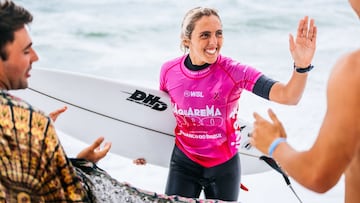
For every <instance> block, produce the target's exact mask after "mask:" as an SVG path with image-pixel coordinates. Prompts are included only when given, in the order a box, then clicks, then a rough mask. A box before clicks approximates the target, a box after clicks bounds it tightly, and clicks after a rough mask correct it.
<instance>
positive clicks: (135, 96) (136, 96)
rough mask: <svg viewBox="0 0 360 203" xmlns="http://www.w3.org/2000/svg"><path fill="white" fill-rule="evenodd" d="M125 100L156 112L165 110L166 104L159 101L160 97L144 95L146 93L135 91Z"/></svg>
mask: <svg viewBox="0 0 360 203" xmlns="http://www.w3.org/2000/svg"><path fill="white" fill-rule="evenodd" d="M126 100H129V101H133V102H136V103H138V104H143V105H145V106H148V107H150V108H152V109H154V110H157V111H164V110H165V109H167V104H166V103H165V102H162V101H160V97H158V96H155V95H152V94H146V92H143V91H140V90H135V92H134V93H132V94H131V96H130V97H128V98H127V99H126Z"/></svg>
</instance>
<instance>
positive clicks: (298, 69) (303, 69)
mask: <svg viewBox="0 0 360 203" xmlns="http://www.w3.org/2000/svg"><path fill="white" fill-rule="evenodd" d="M313 68H314V66H313V65H311V64H310V65H309V66H308V67H306V68H299V67H296V66H295V63H294V69H295V71H296V72H298V73H307V72H309V71H311V70H312V69H313Z"/></svg>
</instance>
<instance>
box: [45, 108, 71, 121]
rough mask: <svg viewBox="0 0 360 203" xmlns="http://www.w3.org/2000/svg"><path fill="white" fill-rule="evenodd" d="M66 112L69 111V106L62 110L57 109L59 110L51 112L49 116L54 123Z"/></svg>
mask: <svg viewBox="0 0 360 203" xmlns="http://www.w3.org/2000/svg"><path fill="white" fill-rule="evenodd" d="M66 110H67V106H64V107H62V108H60V109H57V110H55V111H53V112H51V113H50V114H49V117H50V118H51V120H52V121H53V122H55V121H56V119H57V117H58V116H59V115H60V114H62V113H64V112H65V111H66Z"/></svg>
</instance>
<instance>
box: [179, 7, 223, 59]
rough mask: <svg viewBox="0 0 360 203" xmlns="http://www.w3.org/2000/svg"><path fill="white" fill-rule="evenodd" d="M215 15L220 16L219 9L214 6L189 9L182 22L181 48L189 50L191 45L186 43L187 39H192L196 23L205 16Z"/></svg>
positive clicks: (185, 50)
mask: <svg viewBox="0 0 360 203" xmlns="http://www.w3.org/2000/svg"><path fill="white" fill-rule="evenodd" d="M211 15H214V16H216V17H218V18H219V20H220V22H221V19H220V16H219V14H218V11H217V10H215V9H213V8H203V7H196V8H193V9H191V10H189V11H188V12H187V13H186V14H185V17H184V19H183V21H182V23H181V34H180V39H181V43H180V49H181V50H182V51H184V52H187V51H188V50H189V47H188V46H186V45H185V41H186V40H190V39H191V34H192V32H193V31H194V28H195V23H196V22H197V21H198V20H200V19H201V18H202V17H203V16H211Z"/></svg>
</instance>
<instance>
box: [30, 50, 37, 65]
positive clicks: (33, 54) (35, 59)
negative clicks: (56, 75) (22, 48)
mask: <svg viewBox="0 0 360 203" xmlns="http://www.w3.org/2000/svg"><path fill="white" fill-rule="evenodd" d="M30 51H31V61H32V62H34V61H38V60H39V56H38V54H37V53H36V51H35V50H34V49H33V48H31V50H30Z"/></svg>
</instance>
